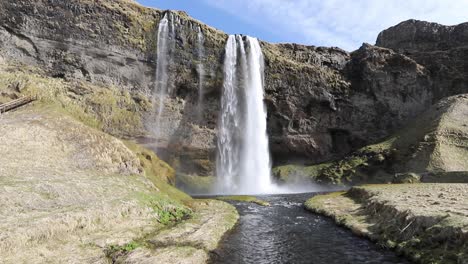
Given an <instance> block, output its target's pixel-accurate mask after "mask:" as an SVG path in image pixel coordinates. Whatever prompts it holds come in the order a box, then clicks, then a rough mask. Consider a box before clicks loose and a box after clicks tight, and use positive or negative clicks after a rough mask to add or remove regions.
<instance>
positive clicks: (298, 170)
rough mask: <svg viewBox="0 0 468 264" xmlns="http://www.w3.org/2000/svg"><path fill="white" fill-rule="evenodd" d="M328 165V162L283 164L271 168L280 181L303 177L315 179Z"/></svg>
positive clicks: (301, 178) (290, 180) (291, 180)
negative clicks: (307, 164) (304, 164)
mask: <svg viewBox="0 0 468 264" xmlns="http://www.w3.org/2000/svg"><path fill="white" fill-rule="evenodd" d="M330 165H331V164H330V163H322V164H317V165H313V166H301V165H283V166H278V167H275V168H273V170H272V173H273V175H274V176H275V177H276V178H277V179H278V180H280V181H281V182H293V181H295V180H303V179H309V180H316V179H317V178H318V176H319V175H320V173H321V171H322V170H323V169H325V168H327V167H329V166H330Z"/></svg>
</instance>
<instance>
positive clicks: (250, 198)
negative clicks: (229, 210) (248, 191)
mask: <svg viewBox="0 0 468 264" xmlns="http://www.w3.org/2000/svg"><path fill="white" fill-rule="evenodd" d="M216 199H218V200H223V201H238V202H246V203H255V204H258V205H261V206H270V203H268V202H267V201H263V200H260V199H258V198H257V197H255V196H248V195H231V196H220V197H217V198H216Z"/></svg>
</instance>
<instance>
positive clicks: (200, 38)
mask: <svg viewBox="0 0 468 264" xmlns="http://www.w3.org/2000/svg"><path fill="white" fill-rule="evenodd" d="M204 44H205V37H204V36H203V31H202V29H201V27H198V34H197V46H198V47H197V48H198V65H197V70H198V106H197V110H198V119H199V120H201V117H202V112H203V82H204V76H205V69H204V67H203V59H204V57H205V47H204Z"/></svg>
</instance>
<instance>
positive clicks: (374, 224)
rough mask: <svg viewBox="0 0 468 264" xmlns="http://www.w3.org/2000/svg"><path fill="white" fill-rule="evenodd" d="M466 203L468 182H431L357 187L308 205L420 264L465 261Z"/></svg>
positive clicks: (319, 197) (467, 243) (467, 244)
mask: <svg viewBox="0 0 468 264" xmlns="http://www.w3.org/2000/svg"><path fill="white" fill-rule="evenodd" d="M467 204H468V185H466V184H440V183H439V184H430V183H426V184H391V185H368V186H362V187H353V188H351V189H350V190H349V191H347V192H337V193H330V194H325V195H317V196H314V197H313V198H311V199H309V200H308V201H307V202H306V203H305V207H306V208H307V209H308V210H310V211H312V212H315V213H319V214H323V215H326V216H329V217H331V218H332V219H333V220H334V221H335V222H336V223H337V224H339V225H342V226H344V227H346V228H349V229H350V230H351V231H352V232H353V233H355V234H356V235H359V236H364V237H367V238H369V239H371V240H373V241H375V242H377V243H378V244H380V245H381V246H382V247H385V248H391V249H394V250H396V252H398V253H399V254H402V255H404V256H406V257H408V258H409V259H411V260H412V261H414V262H416V263H444V264H445V263H447V264H449V263H453V264H465V263H467V262H466V261H467V259H468V208H467V207H466V205H467Z"/></svg>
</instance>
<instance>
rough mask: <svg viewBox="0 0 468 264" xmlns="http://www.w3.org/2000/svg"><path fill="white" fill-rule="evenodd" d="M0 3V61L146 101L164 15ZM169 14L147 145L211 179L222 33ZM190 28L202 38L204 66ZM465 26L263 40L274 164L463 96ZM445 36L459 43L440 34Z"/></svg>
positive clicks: (359, 142) (120, 4)
mask: <svg viewBox="0 0 468 264" xmlns="http://www.w3.org/2000/svg"><path fill="white" fill-rule="evenodd" d="M0 11H1V12H0V55H1V56H2V57H3V58H5V59H8V60H17V61H20V62H23V63H27V64H31V65H35V66H38V67H41V68H43V69H45V70H46V71H47V72H48V74H49V75H50V76H51V77H55V78H63V79H65V80H85V81H88V82H92V83H96V84H105V85H114V86H117V87H119V88H120V89H122V90H125V91H128V92H130V93H131V94H132V95H133V94H136V93H138V94H143V95H145V96H146V97H148V98H150V99H151V98H153V97H154V87H155V70H156V58H155V57H156V42H157V29H158V24H159V21H160V20H161V18H162V16H163V13H164V11H161V10H157V9H151V8H145V7H142V6H140V5H138V4H135V3H134V2H132V1H124V0H121V1H110V0H109V1H91V0H70V1H59V0H40V1H32V0H18V1H2V2H0ZM172 13H173V14H174V17H173V21H171V22H172V23H174V25H175V28H176V29H175V31H174V35H173V36H171V37H172V38H173V39H174V47H173V48H172V49H171V62H170V66H169V80H170V83H169V87H170V88H171V93H170V96H169V97H168V98H167V100H166V109H165V113H164V116H163V119H164V120H163V122H162V124H163V129H162V131H163V134H162V141H157V142H158V143H157V144H156V145H158V146H159V147H162V148H165V149H167V155H166V159H167V160H168V161H169V162H170V163H171V164H172V165H174V166H175V167H177V168H178V169H180V170H181V171H182V172H196V173H198V174H201V175H209V174H212V173H213V160H214V156H215V155H214V153H215V148H216V130H217V129H216V126H217V120H218V111H219V103H220V95H221V89H222V82H223V72H222V65H223V56H224V44H225V42H226V39H227V35H226V34H225V33H223V32H221V31H219V30H216V29H214V28H212V27H209V26H207V25H204V24H202V23H201V22H199V21H196V20H194V19H192V18H190V17H189V16H188V15H187V14H185V13H184V12H172ZM420 23H423V24H422V26H419V24H420ZM199 27H200V28H201V30H202V32H203V34H204V38H205V41H204V50H205V56H204V58H203V60H202V61H201V62H200V61H199V58H198V56H197V49H198V48H197V47H196V43H197V32H198V29H199ZM466 28H467V27H466V25H460V26H458V27H455V28H450V27H444V26H440V25H437V24H429V23H425V22H416V21H408V22H404V23H403V24H400V25H398V26H396V27H394V28H391V29H389V30H386V31H384V32H382V33H381V34H380V36H379V39H378V41H377V45H378V46H382V47H376V46H372V45H368V44H364V45H363V46H362V47H361V48H360V49H359V50H357V51H355V52H352V53H348V52H346V51H343V50H341V49H339V48H324V47H313V46H303V45H296V44H270V43H266V42H261V45H262V50H263V53H264V56H265V90H266V91H265V92H266V95H265V101H266V105H267V110H268V134H269V136H270V147H271V150H272V155H273V159H274V162H275V163H276V164H282V163H286V162H306V163H317V162H323V161H327V160H330V159H334V158H339V157H342V156H343V155H344V154H347V153H349V152H350V151H352V150H355V149H356V148H358V147H361V146H364V145H367V144H369V143H373V142H376V141H377V140H379V139H382V138H383V137H385V136H388V135H389V134H391V133H392V132H394V131H395V130H396V129H398V128H400V127H402V126H403V125H405V124H406V123H407V122H408V121H409V120H410V119H411V118H412V117H414V116H416V115H418V114H420V113H421V112H423V111H424V110H425V109H427V108H428V107H429V106H430V105H431V104H432V103H433V102H435V101H436V100H437V99H440V98H442V97H445V96H448V95H452V94H456V93H461V92H468V88H467V86H466V78H467V74H468V73H467V72H468V71H467V67H466V65H467V64H466V61H467V60H468V58H467V56H466V55H467V52H466V51H467V50H466V49H465V48H463V45H465V44H466V43H468V42H467V38H468V37H467V33H466V32H467V31H466ZM412 32H416V34H413V33H412ZM418 32H419V33H418ZM431 34H432V35H431ZM452 38H456V41H454V42H452V41H450V42H449V41H448V39H450V40H451V39H452ZM444 43H446V44H444ZM447 43H448V44H447ZM199 63H203V65H204V68H205V71H204V80H205V81H204V94H203V102H204V103H203V110H202V113H203V115H202V118H199V117H198V116H197V114H196V113H197V112H198V109H197V102H198V82H199V80H198V71H197V65H198V64H199ZM135 98H136V97H135ZM135 100H137V99H135ZM154 111H155V110H149V111H146V112H142V113H141V118H142V120H144V124H145V127H146V130H147V131H146V133H147V136H149V137H154V136H155V135H152V131H153V130H154V128H153V124H154ZM126 136H128V137H132V136H141V135H126Z"/></svg>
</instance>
